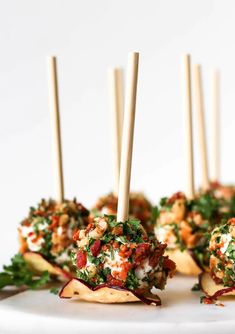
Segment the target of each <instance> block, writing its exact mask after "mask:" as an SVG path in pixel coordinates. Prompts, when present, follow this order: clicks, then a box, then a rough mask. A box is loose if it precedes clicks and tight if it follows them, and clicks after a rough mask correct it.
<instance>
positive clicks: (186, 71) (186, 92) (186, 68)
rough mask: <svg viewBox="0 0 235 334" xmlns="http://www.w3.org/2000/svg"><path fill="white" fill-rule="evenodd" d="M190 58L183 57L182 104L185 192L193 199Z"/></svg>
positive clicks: (187, 56)
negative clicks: (185, 164)
mask: <svg viewBox="0 0 235 334" xmlns="http://www.w3.org/2000/svg"><path fill="white" fill-rule="evenodd" d="M190 71H191V69H190V56H189V55H184V56H183V103H184V112H185V118H186V124H185V126H186V158H187V190H186V196H187V197H188V198H189V199H193V198H194V195H195V190H194V189H195V187H194V159H193V134H192V101H191V74H190Z"/></svg>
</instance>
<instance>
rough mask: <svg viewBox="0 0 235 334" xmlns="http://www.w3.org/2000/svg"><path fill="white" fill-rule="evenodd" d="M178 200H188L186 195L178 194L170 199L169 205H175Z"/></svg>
mask: <svg viewBox="0 0 235 334" xmlns="http://www.w3.org/2000/svg"><path fill="white" fill-rule="evenodd" d="M177 199H186V198H185V195H184V194H183V193H182V192H180V191H179V192H177V193H175V194H174V195H172V196H171V197H170V198H169V199H168V201H167V202H168V203H169V204H173V203H174V202H175V201H176V200H177Z"/></svg>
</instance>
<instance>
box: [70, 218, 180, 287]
mask: <svg viewBox="0 0 235 334" xmlns="http://www.w3.org/2000/svg"><path fill="white" fill-rule="evenodd" d="M74 239H75V240H76V241H77V249H76V250H74V252H73V254H72V257H73V263H74V265H75V266H76V268H77V277H78V278H79V279H82V280H84V281H85V282H87V283H88V284H89V285H90V286H99V285H102V284H108V285H111V286H117V287H118V286H119V287H123V288H127V289H130V290H132V291H138V292H146V291H148V292H149V291H150V290H151V288H152V287H156V288H158V289H163V288H164V286H165V284H166V279H167V276H168V274H170V275H171V274H172V273H173V271H174V270H175V264H174V262H173V261H171V260H169V258H168V257H167V256H164V255H163V254H164V250H165V247H166V245H164V244H161V243H159V242H158V241H153V240H151V239H149V237H148V235H147V233H146V231H145V230H144V228H143V226H142V225H141V223H140V222H139V221H137V220H129V221H126V222H125V223H120V222H117V221H116V220H115V218H114V216H104V217H97V218H95V219H94V222H92V223H90V224H89V225H88V226H87V228H86V229H82V230H79V231H78V232H77V233H75V235H74Z"/></svg>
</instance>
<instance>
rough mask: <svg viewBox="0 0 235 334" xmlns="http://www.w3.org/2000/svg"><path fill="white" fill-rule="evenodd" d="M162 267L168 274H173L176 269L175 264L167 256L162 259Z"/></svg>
mask: <svg viewBox="0 0 235 334" xmlns="http://www.w3.org/2000/svg"><path fill="white" fill-rule="evenodd" d="M163 267H164V268H166V269H168V270H169V271H170V272H174V271H175V269H176V265H175V262H173V261H172V260H170V259H169V257H168V256H165V257H164V259H163Z"/></svg>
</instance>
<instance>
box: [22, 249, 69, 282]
mask: <svg viewBox="0 0 235 334" xmlns="http://www.w3.org/2000/svg"><path fill="white" fill-rule="evenodd" d="M23 257H24V260H25V262H26V263H27V265H28V266H29V268H30V269H31V270H32V271H33V272H35V273H36V274H41V273H42V272H44V271H48V272H49V274H50V275H53V276H57V277H58V278H59V279H60V280H62V281H66V280H68V279H71V278H72V277H73V275H72V274H71V273H69V272H67V271H65V270H63V269H62V268H60V267H59V266H57V265H55V264H51V263H50V262H49V261H47V260H46V259H45V258H44V257H43V256H42V255H41V254H39V253H35V252H26V253H24V254H23Z"/></svg>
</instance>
